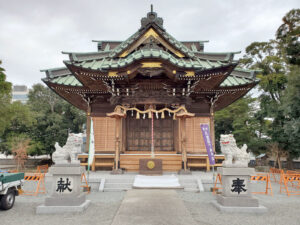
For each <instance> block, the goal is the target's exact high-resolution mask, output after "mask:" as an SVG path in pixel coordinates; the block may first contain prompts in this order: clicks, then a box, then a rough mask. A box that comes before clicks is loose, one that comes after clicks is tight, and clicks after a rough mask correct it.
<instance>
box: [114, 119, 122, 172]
mask: <svg viewBox="0 0 300 225" xmlns="http://www.w3.org/2000/svg"><path fill="white" fill-rule="evenodd" d="M120 122H121V117H116V152H115V168H114V169H115V170H118V169H119V161H120V127H121V126H120Z"/></svg>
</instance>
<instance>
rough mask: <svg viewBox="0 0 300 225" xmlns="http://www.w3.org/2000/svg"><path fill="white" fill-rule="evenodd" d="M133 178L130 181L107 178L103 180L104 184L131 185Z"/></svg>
mask: <svg viewBox="0 0 300 225" xmlns="http://www.w3.org/2000/svg"><path fill="white" fill-rule="evenodd" d="M133 181H134V178H132V179H127V178H124V179H122V178H117V179H112V178H108V179H106V180H105V183H111V184H112V183H119V184H120V183H127V184H133Z"/></svg>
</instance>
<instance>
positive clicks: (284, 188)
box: [280, 173, 300, 196]
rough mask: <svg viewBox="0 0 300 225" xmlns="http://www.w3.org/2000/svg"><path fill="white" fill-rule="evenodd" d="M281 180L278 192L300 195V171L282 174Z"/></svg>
mask: <svg viewBox="0 0 300 225" xmlns="http://www.w3.org/2000/svg"><path fill="white" fill-rule="evenodd" d="M282 180H283V182H282V183H280V193H286V194H287V196H290V195H300V173H293V174H283V179H282Z"/></svg>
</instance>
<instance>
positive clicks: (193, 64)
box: [65, 49, 227, 70]
mask: <svg viewBox="0 0 300 225" xmlns="http://www.w3.org/2000/svg"><path fill="white" fill-rule="evenodd" d="M145 58H151V59H156V58H157V59H164V60H167V61H169V62H170V63H171V64H173V65H175V66H178V67H182V68H187V69H188V68H193V69H211V68H216V67H220V66H223V65H227V64H225V63H222V62H220V61H209V60H202V59H198V58H196V59H186V58H176V57H174V56H173V55H172V54H170V53H169V52H166V51H163V50H159V49H141V50H138V51H135V52H133V53H132V54H130V55H128V56H127V57H126V58H114V59H112V58H102V59H94V60H88V61H83V62H78V63H76V62H67V61H66V62H65V63H66V64H74V65H76V66H80V67H82V68H87V69H92V70H109V69H117V68H121V67H125V66H127V65H129V64H131V63H133V62H134V61H136V60H139V59H145Z"/></svg>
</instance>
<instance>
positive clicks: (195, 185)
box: [180, 183, 198, 188]
mask: <svg viewBox="0 0 300 225" xmlns="http://www.w3.org/2000/svg"><path fill="white" fill-rule="evenodd" d="M180 185H181V186H182V187H184V188H198V185H197V184H196V183H190V184H189V183H187V184H180Z"/></svg>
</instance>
